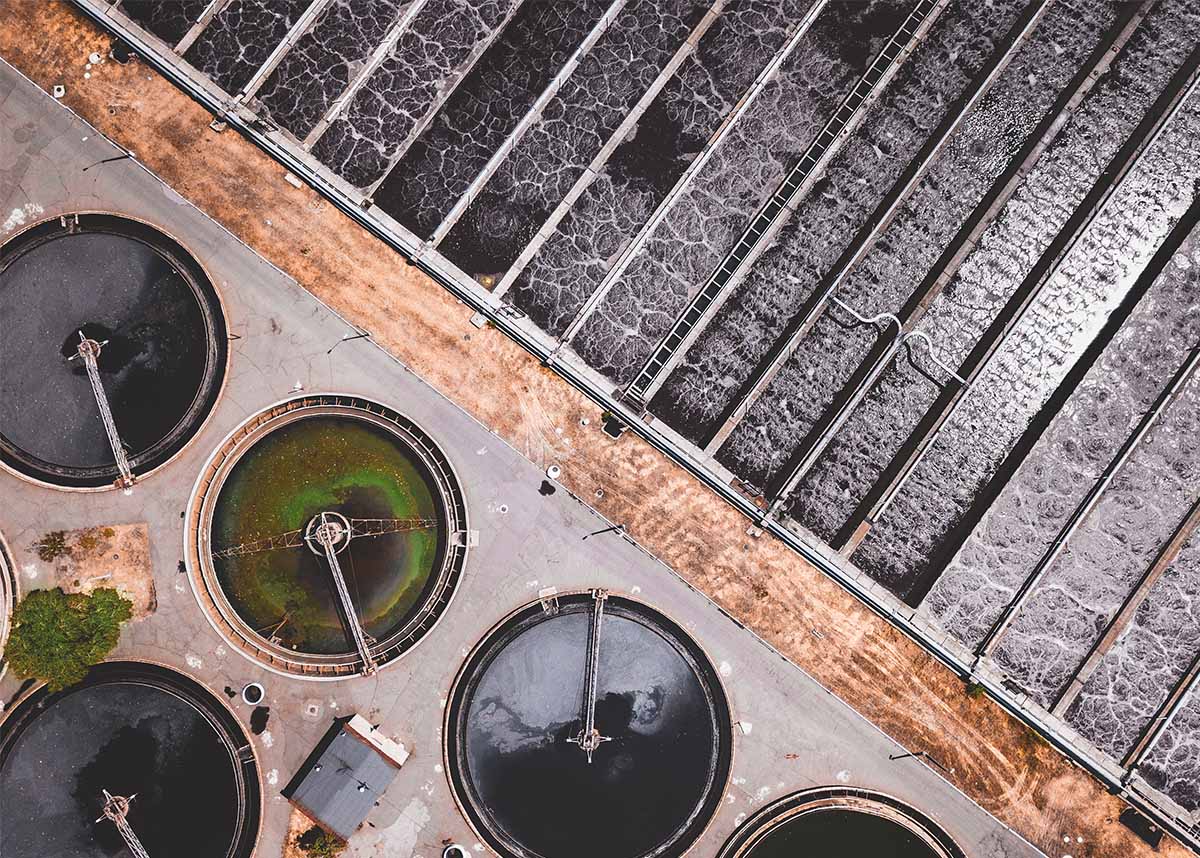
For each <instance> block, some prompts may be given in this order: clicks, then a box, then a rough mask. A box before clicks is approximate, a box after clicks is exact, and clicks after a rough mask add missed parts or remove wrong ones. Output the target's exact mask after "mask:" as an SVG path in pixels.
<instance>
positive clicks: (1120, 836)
mask: <svg viewBox="0 0 1200 858" xmlns="http://www.w3.org/2000/svg"><path fill="white" fill-rule="evenodd" d="M107 50H108V38H107V37H106V36H105V35H104V34H103V33H101V32H100V31H99V30H98V29H96V28H95V27H94V26H93V25H92V24H91V23H90V22H88V21H86V20H85V19H83V18H82V16H81V15H79V14H78V13H77V12H75V11H74V10H73V9H72V8H71V7H69V6H68V5H67V4H65V3H63V2H61V0H54V1H53V2H41V0H36V2H35V0H13V2H9V3H8V4H7V6H6V9H5V14H4V15H3V16H0V55H2V56H3V57H4V58H5V59H7V60H8V61H9V62H10V63H12V64H14V65H15V66H17V67H18V68H19V69H21V70H22V71H23V72H24V73H25V74H26V75H28V76H29V77H30V78H32V79H33V80H35V81H36V82H38V83H39V84H40V85H41V86H42V87H43V88H45V89H47V90H48V89H50V88H51V87H52V86H53V85H54V84H63V85H65V86H66V95H65V97H64V98H63V101H64V102H65V103H66V104H67V105H68V106H70V107H71V108H72V109H74V110H76V111H77V112H78V113H79V114H80V115H82V116H83V117H84V118H85V119H86V120H88V121H89V122H91V123H92V124H93V125H95V126H96V127H97V128H99V129H100V130H101V131H103V132H104V133H105V134H107V135H108V136H110V137H111V138H113V139H115V140H117V141H118V142H119V143H121V144H122V145H123V146H125V147H127V148H129V149H132V150H133V151H135V152H136V153H137V156H138V158H139V160H141V161H142V162H143V163H145V164H146V165H147V166H148V167H150V168H151V169H152V170H154V171H155V172H156V173H158V175H160V176H161V177H162V178H163V179H164V180H166V181H167V182H168V183H170V184H171V185H172V186H173V187H174V188H175V189H176V190H178V191H179V192H180V193H181V194H182V195H183V196H185V197H186V198H187V199H189V200H191V201H192V202H193V203H195V204H196V205H197V206H199V207H200V208H201V209H202V210H204V211H205V212H207V213H208V214H209V215H211V216H212V217H214V218H215V219H216V220H218V221H219V222H221V223H222V224H224V225H225V226H226V227H227V228H229V229H230V230H231V231H232V232H233V233H235V234H236V235H237V236H239V237H240V238H241V239H242V240H243V241H245V242H246V243H247V244H249V245H250V247H252V248H253V249H255V250H256V251H257V252H258V253H260V254H261V255H263V256H264V257H266V258H267V259H269V260H270V261H271V262H273V263H274V264H276V265H278V266H279V267H280V268H282V269H283V270H285V271H287V272H288V273H289V274H290V275H291V276H293V277H294V278H296V280H297V281H299V282H300V283H301V284H303V285H304V286H306V287H307V288H308V289H309V290H311V291H312V292H313V294H315V295H316V296H317V297H318V298H320V299H321V300H323V301H325V302H326V303H328V304H329V305H330V306H331V307H333V308H334V309H336V310H337V311H338V312H339V313H341V314H342V315H344V316H345V317H346V318H347V319H349V320H350V321H351V322H352V323H354V324H358V325H361V326H362V327H364V328H365V329H367V330H369V331H371V332H372V333H373V334H374V336H375V338H376V339H377V341H378V342H379V343H380V344H381V345H383V346H384V347H385V348H387V349H389V350H390V351H391V352H392V353H393V354H395V355H396V356H397V357H399V358H400V359H401V360H403V361H404V362H405V363H406V364H408V365H409V366H410V367H412V368H413V369H414V370H415V371H416V372H418V373H419V374H421V375H422V376H423V377H424V378H425V379H427V380H428V381H429V382H430V383H431V384H433V385H434V386H435V387H437V388H438V389H439V390H440V391H441V392H442V393H444V394H445V395H446V396H448V397H450V398H451V399H453V400H454V401H455V402H457V403H459V404H460V405H461V406H462V407H464V408H465V409H466V410H467V411H469V412H470V413H471V414H473V415H474V416H475V417H476V418H477V419H478V420H480V421H481V422H482V423H484V424H485V425H487V426H489V427H491V428H492V429H494V430H495V431H496V433H497V434H498V435H500V436H501V437H502V438H504V439H505V440H506V441H508V442H509V443H510V444H512V445H513V446H514V447H516V448H517V449H518V450H520V451H521V452H522V453H524V454H525V455H526V456H528V457H529V458H530V459H532V460H533V461H534V462H535V463H538V464H541V465H546V464H550V463H556V464H559V465H561V466H562V469H563V474H562V482H563V483H564V484H565V485H566V486H567V488H569V489H570V490H571V491H573V492H575V493H576V494H577V495H579V496H580V497H581V498H583V499H584V500H585V501H587V502H588V503H590V504H592V505H594V506H595V507H596V508H598V509H599V510H600V511H601V512H602V513H603V514H604V515H606V516H608V517H609V518H611V519H612V520H614V521H619V522H626V523H627V524H628V526H629V531H630V533H631V535H632V536H633V537H634V538H635V539H637V540H638V541H639V542H641V543H642V544H643V545H644V546H646V547H647V548H648V549H649V550H650V551H652V552H653V553H654V554H656V555H657V556H658V557H660V558H661V559H663V560H664V561H665V562H666V563H668V564H670V565H671V566H672V567H673V568H675V569H676V570H677V571H678V572H679V573H680V574H681V575H683V576H684V577H685V578H687V579H688V580H689V581H691V582H692V583H693V584H694V585H695V586H696V587H698V588H699V589H700V590H702V591H704V592H705V593H707V594H708V595H709V596H711V597H712V598H713V599H715V600H716V601H717V602H719V603H720V604H721V605H722V606H723V607H724V608H725V609H726V610H727V611H728V612H729V613H730V614H732V615H733V616H734V617H736V618H737V619H738V620H739V621H741V622H743V623H745V624H746V625H747V626H749V627H750V628H752V629H753V630H754V631H755V632H756V633H758V634H759V635H760V636H762V637H763V638H765V639H766V640H767V641H769V642H770V643H771V644H772V645H774V646H775V647H777V648H778V649H779V650H780V651H782V652H783V653H784V654H785V655H786V656H787V657H788V658H790V659H791V660H792V661H794V662H796V663H797V664H799V665H800V666H801V667H803V668H804V669H805V670H807V671H808V672H809V673H811V674H812V675H814V676H815V677H816V678H817V679H818V680H820V681H821V682H823V683H824V684H825V685H826V686H828V687H829V688H831V689H833V691H834V692H836V693H837V694H838V695H839V696H840V697H842V698H843V699H844V700H846V701H848V702H849V703H850V704H851V705H852V706H854V707H855V708H856V709H857V710H858V711H859V712H861V713H862V714H863V715H865V716H866V717H868V718H869V719H871V720H872V721H873V722H874V723H876V724H877V725H879V726H880V727H881V728H882V729H883V730H885V731H886V732H887V733H889V734H890V735H891V736H893V737H894V738H895V739H896V740H898V741H899V742H901V743H902V744H904V745H905V746H907V747H908V748H910V749H912V750H927V751H929V752H930V753H931V754H933V755H934V756H935V757H937V758H938V759H939V760H940V761H941V762H942V763H943V764H944V765H945V766H946V767H947V768H948V769H950V770H951V771H952V774H951V775H949V777H950V778H951V780H952V781H953V782H954V783H955V784H956V785H957V786H959V787H960V788H961V789H962V790H963V791H964V792H966V793H967V794H968V795H969V796H971V797H972V798H973V799H975V800H976V801H978V802H979V803H980V804H981V805H983V806H984V807H985V808H987V809H988V810H989V811H991V812H992V813H994V814H995V815H996V816H997V817H999V818H1000V819H1001V820H1003V821H1004V822H1006V823H1007V824H1008V825H1010V826H1012V827H1013V828H1014V829H1016V830H1017V831H1018V832H1020V833H1021V834H1023V835H1024V836H1025V837H1027V838H1029V839H1030V840H1031V841H1032V842H1034V843H1035V844H1037V845H1038V846H1039V847H1041V848H1042V849H1043V850H1045V851H1046V852H1047V853H1048V854H1049V855H1052V856H1060V855H1062V854H1063V852H1064V849H1063V837H1064V836H1070V837H1071V839H1072V841H1074V840H1075V837H1076V836H1082V837H1083V838H1084V843H1082V844H1080V843H1072V844H1071V848H1070V854H1071V855H1073V856H1074V858H1084V856H1090V857H1091V856H1094V858H1099V856H1105V857H1106V858H1130V856H1135V855H1149V854H1151V851H1152V850H1150V848H1149V847H1148V846H1147V845H1146V844H1144V843H1143V842H1142V841H1140V840H1139V839H1138V838H1137V837H1135V836H1134V835H1133V834H1132V833H1131V832H1129V831H1128V830H1127V829H1125V828H1124V827H1123V826H1121V825H1120V824H1119V823H1118V822H1117V819H1116V818H1117V815H1118V814H1119V813H1120V812H1121V810H1122V809H1123V808H1124V804H1123V803H1122V802H1121V801H1120V800H1119V799H1117V798H1115V797H1114V796H1111V795H1109V794H1108V793H1107V791H1106V790H1105V789H1104V788H1103V787H1101V786H1100V784H1099V783H1097V782H1096V781H1095V780H1093V779H1092V778H1091V777H1090V776H1089V775H1087V774H1086V773H1084V772H1083V771H1081V770H1080V769H1078V768H1076V767H1075V766H1073V765H1071V764H1070V763H1068V762H1067V761H1066V760H1065V759H1064V758H1063V757H1061V756H1060V755H1059V754H1058V753H1057V752H1055V751H1053V750H1052V749H1051V748H1049V747H1048V746H1046V745H1045V744H1044V743H1042V742H1041V741H1039V740H1037V739H1036V738H1034V737H1032V736H1031V734H1030V733H1029V731H1028V730H1027V729H1026V728H1025V727H1024V726H1023V725H1022V724H1020V723H1019V722H1017V721H1016V720H1014V719H1012V718H1010V717H1009V716H1007V715H1006V714H1005V713H1004V712H1003V711H1001V710H1000V709H999V708H998V707H997V706H995V705H994V704H993V703H991V702H990V701H988V700H983V699H972V698H970V697H968V696H967V695H966V694H965V693H964V687H963V684H962V683H961V682H960V681H959V680H958V679H957V678H956V677H955V676H954V675H953V674H951V673H950V672H949V671H947V670H946V669H944V668H943V667H942V666H941V665H939V664H938V663H936V662H935V661H934V660H933V659H932V658H931V657H929V656H928V655H926V654H925V653H924V651H923V650H922V649H921V648H920V647H919V646H917V645H916V644H915V643H913V642H912V641H911V640H909V639H908V638H907V637H905V636H904V635H903V634H901V633H900V632H899V631H897V630H896V629H895V628H893V627H892V626H891V625H889V624H888V623H887V622H886V621H884V620H882V619H880V618H879V617H877V616H876V615H875V614H873V613H872V612H870V611H869V610H868V609H867V608H866V607H865V606H863V605H862V604H860V603H859V602H858V601H857V600H856V599H854V598H853V597H852V596H851V595H849V594H848V593H847V592H845V591H844V590H842V589H841V588H840V587H838V586H837V585H836V584H834V583H833V582H832V581H831V580H830V579H828V578H826V577H825V576H824V575H822V574H821V573H819V572H818V571H816V570H815V569H813V568H812V567H810V566H808V565H807V564H806V563H805V562H804V561H803V560H802V559H801V558H800V557H798V556H797V555H796V554H794V553H793V552H792V551H790V550H789V549H787V548H786V547H785V546H784V545H783V544H782V543H780V542H778V541H777V540H775V539H773V538H770V537H762V538H758V539H753V538H750V537H747V536H746V535H745V531H746V527H747V522H746V521H745V520H744V519H743V518H742V517H741V516H740V515H739V514H738V513H736V512H735V511H734V510H733V509H732V508H730V507H729V506H727V505H726V504H725V503H724V502H722V501H721V500H720V499H719V498H717V497H716V496H715V495H713V494H712V493H710V492H708V491H707V490H706V489H704V488H703V487H702V486H700V485H699V484H698V483H697V482H696V481H694V480H693V479H692V478H691V477H689V476H688V475H687V474H686V473H685V472H684V471H683V470H681V469H680V468H678V467H676V466H675V465H673V464H672V463H670V462H669V461H668V460H667V459H666V458H664V457H663V456H661V455H660V454H658V453H657V452H655V451H654V450H653V449H652V448H651V447H649V445H647V444H646V443H644V442H643V441H641V440H640V439H638V438H636V437H633V436H631V435H629V434H627V435H626V436H625V437H623V438H622V439H621V440H619V441H615V442H614V441H611V440H610V439H608V438H607V437H606V436H605V435H603V434H602V433H601V432H600V429H599V424H600V420H599V418H600V413H599V410H598V409H597V408H596V407H595V406H594V405H592V404H591V403H590V402H589V401H587V400H586V399H585V398H584V397H583V396H582V395H581V394H578V393H577V392H575V391H574V390H573V389H572V388H570V387H569V386H568V385H567V384H566V383H565V382H563V381H562V380H560V379H559V378H558V377H557V376H555V375H553V374H552V373H551V372H550V371H549V370H547V369H545V368H543V367H541V366H540V365H539V364H538V363H537V361H535V360H534V359H533V358H531V357H530V356H529V355H528V354H527V353H526V352H524V351H523V350H521V349H520V348H519V347H518V346H516V345H515V344H514V343H512V342H511V341H510V340H508V339H507V338H505V337H503V336H502V335H500V334H498V333H497V332H496V331H494V330H492V329H490V328H485V329H483V330H477V329H476V328H474V327H472V326H471V325H470V324H469V323H468V317H469V315H470V313H469V312H468V311H467V310H466V308H465V307H464V306H462V305H461V304H459V303H458V302H457V301H455V299H454V298H453V297H451V296H450V295H449V294H448V293H446V292H445V291H444V290H443V289H441V288H440V287H439V286H438V285H437V284H436V283H434V282H433V281H431V280H429V279H428V278H426V277H425V276H424V275H422V274H420V273H419V272H418V271H416V270H415V269H413V268H410V267H408V266H406V265H404V264H403V261H402V260H401V259H400V257H399V256H397V255H396V254H394V253H393V252H392V251H391V250H390V249H389V248H387V247H386V246H384V245H383V244H382V243H380V242H378V241H376V240H375V239H374V238H372V237H371V236H370V235H369V234H368V233H366V232H365V231H363V230H362V229H360V228H359V227H358V226H357V225H355V224H354V223H353V222H351V221H350V220H348V219H347V218H345V217H343V216H342V215H341V214H340V213H339V212H337V211H336V209H334V208H333V207H332V206H331V205H329V204H328V203H326V202H324V201H323V200H321V199H320V198H319V197H318V196H317V194H315V193H314V192H312V191H311V190H309V189H308V188H303V189H297V188H294V187H292V186H290V185H288V184H287V183H286V182H285V181H284V171H283V169H282V168H281V167H280V166H279V165H277V164H276V163H275V162H273V161H272V160H270V159H269V158H268V157H267V156H266V155H264V154H262V153H261V152H259V151H258V149H256V148H255V147H254V146H253V145H251V144H250V143H248V142H246V141H245V140H243V139H242V138H240V137H239V136H237V135H236V134H235V133H233V132H225V133H222V134H216V133H214V132H212V131H210V130H209V128H208V123H209V121H210V119H211V117H210V116H209V115H208V114H207V113H206V112H205V111H204V110H202V109H201V108H200V107H199V106H197V105H196V104H195V103H193V102H192V101H191V100H190V99H189V98H187V97H186V96H184V95H183V94H182V93H180V92H178V91H177V90H175V89H174V88H173V87H172V86H171V85H170V84H169V83H167V82H166V81H164V80H162V79H161V78H159V77H158V76H157V75H155V74H153V73H152V72H150V71H149V70H148V69H147V68H146V67H145V66H142V65H140V64H138V63H130V64H128V65H125V66H121V65H118V64H116V63H114V62H111V61H108V62H105V63H103V64H101V65H100V66H98V67H97V68H93V69H91V71H90V75H91V76H90V78H89V79H85V78H84V65H85V64H86V63H87V57H88V54H89V53H90V52H92V51H98V52H100V53H101V54H107ZM2 133H4V134H9V133H11V132H10V131H8V130H4V131H3V132H2ZM2 167H3V165H2V164H0V168H2ZM2 175H3V174H2V173H0V176H2ZM14 178H17V179H19V177H14ZM585 417H586V418H588V419H589V425H587V426H582V425H581V423H580V421H581V419H582V418H585ZM597 489H603V497H602V498H598V497H597V496H596V490H597ZM814 631H816V632H819V635H820V636H818V635H816V634H814V633H813V632H814ZM1158 854H1165V855H1178V856H1183V855H1188V854H1190V853H1189V852H1188V851H1187V850H1185V849H1183V848H1182V847H1181V846H1179V845H1178V844H1177V843H1175V842H1173V841H1169V840H1164V841H1163V843H1162V845H1161V846H1160V849H1159V853H1158Z"/></svg>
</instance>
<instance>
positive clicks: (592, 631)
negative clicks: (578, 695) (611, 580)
mask: <svg viewBox="0 0 1200 858" xmlns="http://www.w3.org/2000/svg"><path fill="white" fill-rule="evenodd" d="M607 598H608V591H607V590H599V589H598V590H593V591H592V599H593V600H594V601H593V603H592V618H591V622H590V623H589V624H588V642H587V663H586V665H585V667H584V673H583V713H582V715H583V717H582V719H581V720H582V721H583V727H582V728H581V729H580V731H579V734H578V735H576V736H571V737H569V738H568V739H567V741H568V742H571V743H573V744H576V745H578V746H579V748H580V750H582V751H583V752H584V753H585V754H587V761H588V765H591V763H592V754H594V753H595V752H596V749H597V748H599V747H600V744H601V743H602V742H609V741H612V737H611V736H601V735H600V731H599V730H597V729H596V696H597V694H598V693H599V685H600V622H601V621H602V620H603V619H604V601H605V600H606V599H607Z"/></svg>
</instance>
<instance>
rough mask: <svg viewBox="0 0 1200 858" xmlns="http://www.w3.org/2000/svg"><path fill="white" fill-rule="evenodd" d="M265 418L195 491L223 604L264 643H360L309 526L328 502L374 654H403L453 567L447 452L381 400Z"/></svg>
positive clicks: (456, 560) (346, 646)
mask: <svg viewBox="0 0 1200 858" xmlns="http://www.w3.org/2000/svg"><path fill="white" fill-rule="evenodd" d="M374 408H375V409H378V408H379V407H378V406H374ZM380 412H382V413H380ZM252 422H253V421H252ZM261 422H262V425H261V426H260V427H258V428H257V430H256V431H252V432H251V433H250V434H249V435H248V436H247V437H248V440H243V441H240V442H238V444H237V445H235V447H234V449H233V450H232V454H231V455H230V456H228V457H227V459H226V460H225V464H223V465H222V466H221V467H219V468H218V469H217V474H216V478H215V479H214V480H213V481H212V483H211V484H210V486H209V488H208V491H207V493H206V494H205V496H204V498H203V505H204V508H205V510H206V511H207V512H206V513H202V516H201V527H203V525H204V521H207V522H208V533H207V535H208V539H207V543H208V545H207V550H206V551H202V552H201V553H202V557H201V565H202V567H204V571H205V572H206V573H207V580H209V581H210V582H211V584H213V585H215V587H216V588H217V589H218V590H219V593H220V599H219V600H217V602H218V609H219V610H220V609H224V612H225V613H226V614H229V613H231V614H232V617H228V619H230V620H231V621H232V623H231V624H232V625H234V626H236V627H238V630H239V631H240V632H241V633H242V635H243V637H244V638H246V639H256V640H257V641H258V644H259V646H260V647H261V648H263V649H266V650H270V651H273V652H283V653H289V654H295V655H296V656H297V657H298V658H301V659H302V657H303V656H304V655H311V656H315V657H318V658H319V657H329V658H331V659H333V661H334V662H337V657H339V656H346V657H347V659H349V657H350V656H356V654H357V648H356V644H355V638H354V635H353V634H352V625H351V622H350V620H349V618H348V617H347V616H346V612H345V605H344V602H343V600H342V599H341V598H340V597H339V593H338V588H337V584H336V578H335V575H334V572H333V570H332V569H331V564H330V560H329V558H328V557H327V556H326V554H325V553H324V551H323V550H322V546H321V545H320V543H319V542H318V541H317V540H316V539H314V538H313V535H314V533H315V532H316V530H315V528H316V526H317V525H319V524H320V523H321V522H322V520H323V519H322V516H323V514H324V516H325V517H326V518H327V519H329V520H330V521H335V520H336V521H337V522H339V523H348V524H349V525H350V526H351V528H352V533H353V536H352V538H350V540H349V541H348V543H345V542H339V544H337V545H336V546H335V554H336V565H337V566H338V568H339V570H340V573H341V576H342V579H343V581H344V583H345V590H346V594H347V595H348V596H349V599H350V601H351V603H352V606H353V611H354V615H355V617H356V618H357V621H358V623H359V624H360V625H361V628H362V630H363V631H364V632H365V634H366V638H367V641H368V643H369V645H370V650H371V652H372V654H373V655H374V656H375V658H376V660H378V661H381V662H382V661H386V660H387V658H389V657H393V656H394V655H397V654H399V653H400V652H402V651H403V650H404V649H405V648H407V646H409V645H411V644H412V643H414V642H415V640H416V639H417V638H418V637H419V636H420V635H421V634H423V633H424V632H425V631H427V630H428V628H429V627H431V626H432V624H433V622H434V621H436V618H437V616H438V615H439V614H440V611H441V609H442V608H444V606H445V604H446V602H447V601H448V600H449V593H450V591H451V590H452V588H453V584H454V582H455V581H456V580H457V575H458V570H459V569H461V562H462V549H461V546H460V545H459V542H460V541H461V540H455V539H454V535H455V534H456V533H459V532H461V530H460V529H461V526H462V521H461V516H462V514H463V506H462V503H461V498H460V497H459V495H458V489H457V484H456V483H455V481H454V479H453V474H452V472H451V471H450V469H449V465H448V463H447V462H446V461H445V459H444V457H442V456H441V455H440V454H439V453H438V451H437V448H436V446H434V445H433V443H432V442H431V441H430V440H429V439H428V438H427V437H425V436H424V434H423V433H421V432H420V430H419V429H417V428H416V427H415V426H413V425H412V424H411V423H408V422H407V421H405V420H404V419H403V418H402V417H400V416H399V415H395V414H392V413H390V412H387V410H386V409H380V410H379V411H375V410H366V409H362V410H359V409H357V408H355V407H334V408H331V407H329V406H327V405H323V404H321V400H317V403H316V404H315V405H310V406H302V407H299V408H298V409H293V410H287V413H285V414H284V415H283V416H282V418H280V417H278V416H268V417H267V418H265V419H264V420H262V421H261ZM306 537H307V538H306ZM201 544H203V542H201ZM285 660H286V659H285ZM318 663H320V662H319V661H318Z"/></svg>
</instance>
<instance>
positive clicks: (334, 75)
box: [256, 0, 407, 139]
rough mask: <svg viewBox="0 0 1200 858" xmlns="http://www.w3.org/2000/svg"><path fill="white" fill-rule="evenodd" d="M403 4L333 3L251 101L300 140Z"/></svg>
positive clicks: (379, 0) (398, 0)
mask: <svg viewBox="0 0 1200 858" xmlns="http://www.w3.org/2000/svg"><path fill="white" fill-rule="evenodd" d="M406 5H407V4H405V3H404V2H403V0H335V2H333V3H331V4H330V5H329V6H328V7H327V8H326V9H325V11H324V12H323V13H322V14H321V15H320V17H319V18H318V19H317V20H316V22H315V23H314V24H313V25H312V28H311V29H310V30H309V31H308V32H307V33H305V34H304V36H303V37H301V39H300V40H299V41H298V42H296V44H295V45H294V46H293V47H292V48H291V50H289V51H288V52H287V53H286V54H284V57H283V59H282V60H281V61H280V63H279V65H278V66H276V68H275V71H273V72H271V74H270V75H268V77H267V79H266V80H265V81H264V82H263V85H262V89H260V90H259V91H258V95H257V96H256V98H257V99H258V101H259V102H260V103H261V104H262V105H263V107H264V108H265V109H266V110H265V112H266V113H267V115H268V116H270V117H271V119H273V120H275V122H277V123H279V124H280V125H282V126H283V127H284V128H286V129H287V130H288V131H291V132H292V133H293V134H295V135H296V136H297V137H299V138H301V139H303V138H304V137H305V136H306V135H307V134H308V132H310V131H312V129H313V127H314V126H315V125H316V124H317V122H318V121H319V120H320V119H321V117H322V115H324V113H325V111H326V110H328V109H329V107H330V105H332V104H333V101H334V99H336V98H337V97H338V96H339V95H341V94H342V93H343V92H344V91H345V89H346V87H347V86H348V85H349V84H350V81H351V80H353V78H354V76H355V75H356V74H357V73H358V70H359V69H360V68H361V67H362V65H363V64H364V63H365V62H366V61H367V58H368V57H369V56H370V54H371V52H372V51H373V50H374V49H375V47H376V45H378V44H379V43H380V42H381V41H383V38H384V36H385V35H386V34H387V32H388V30H389V29H390V28H391V27H392V26H393V25H394V24H395V23H396V21H397V20H399V18H400V15H401V14H402V13H403V11H404V8H405V6H406Z"/></svg>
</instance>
